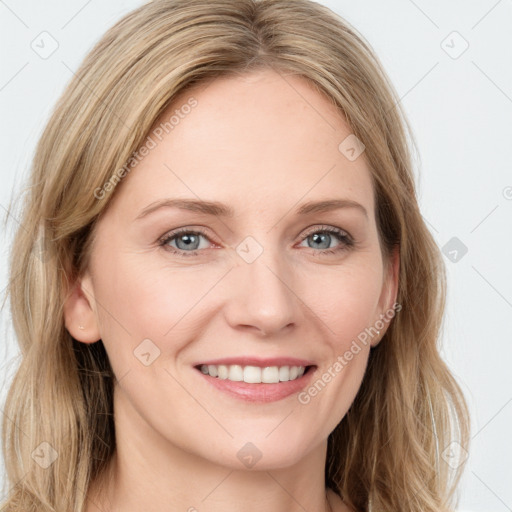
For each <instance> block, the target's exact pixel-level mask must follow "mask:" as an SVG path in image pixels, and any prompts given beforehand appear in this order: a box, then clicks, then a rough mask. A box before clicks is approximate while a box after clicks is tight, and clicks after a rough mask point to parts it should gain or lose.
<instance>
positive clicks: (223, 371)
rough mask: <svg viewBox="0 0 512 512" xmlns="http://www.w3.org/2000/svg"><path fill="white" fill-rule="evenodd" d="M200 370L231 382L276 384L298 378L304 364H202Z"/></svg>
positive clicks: (303, 370) (302, 373) (302, 372)
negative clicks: (264, 365) (262, 366)
mask: <svg viewBox="0 0 512 512" xmlns="http://www.w3.org/2000/svg"><path fill="white" fill-rule="evenodd" d="M200 370H201V372H202V373H204V374H205V375H209V376H210V377H216V378H218V379H221V380H230V381H232V382H246V383H248V384H277V383H278V382H288V381H291V380H296V379H299V378H300V377H302V376H303V375H304V372H305V370H306V367H304V366H267V367H265V368H261V367H259V366H241V365H239V364H231V365H223V364H219V365H215V364H209V365H206V364H203V365H201V367H200Z"/></svg>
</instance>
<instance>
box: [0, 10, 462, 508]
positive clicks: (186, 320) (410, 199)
mask: <svg viewBox="0 0 512 512" xmlns="http://www.w3.org/2000/svg"><path fill="white" fill-rule="evenodd" d="M406 126H407V123H406V121H405V119H404V117H403V114H402V113H401V112H400V107H399V103H398V100H397V97H396V94H395V92H394V90H393V88H392V86H391V85H390V84H389V82H388V80H387V78H386V76H385V74H384V72H383V70H382V67H381V65H380V63H379V61H378V60H377V58H376V57H375V56H374V54H373V52H372V50H371V49H370V48H369V46H368V45H367V44H366V43H365V42H364V40H363V39H362V38H361V37H360V36H358V35H357V34H356V32H355V31H354V30H353V29H352V28H350V27H349V26H348V25H347V23H346V22H345V21H344V20H342V19H340V18H339V17H337V16H336V15H334V14H333V13H332V12H331V11H329V10H328V9H327V8H325V7H322V6H320V5H318V4H315V3H313V2H309V1H307V0H299V1H294V2H289V1H285V0H268V1H262V2H259V1H256V2H255V1H253V0H241V1H240V0H237V1H234V0H214V1H206V0H192V1H190V0H187V1H185V0H156V1H154V2H151V3H148V4H147V5H144V6H142V7H141V8H139V9H137V10H136V11H134V12H132V13H131V14H129V15H127V16H126V17H125V18H123V19H122V20H121V21H120V22H118V23H117V24H116V25H115V26H114V27H113V28H112V29H110V30H109V31H108V32H107V33H106V34H105V36H104V37H103V39H102V40H101V41H100V42H99V43H98V44H97V45H96V47H95V48H94V49H93V50H92V51H91V53H90V54H89V55H88V56H87V58H86V59H85V61H84V63H83V64H82V66H81V68H80V69H79V70H78V71H77V73H76V75H75V77H74V79H73V80H72V82H71V83H70V84H69V86H68V88H67V89H66V91H65V92H64V94H63V96H62V98H61V100H60V101H59V103H58V105H57V107H56V110H55V112H54V113H53V115H52V118H51V119H50V122H49V123H48V126H47V128H46V130H45V132H44V134H43V136H42V138H41V140H40V143H39V145H38V148H37V151H36V155H35V159H34V166H33V173H32V176H31V186H30V189H29V193H28V195H27V198H26V204H25V210H24V217H23V219H22V222H21V224H22V225H23V229H20V230H19V231H18V233H17V236H16V239H15V243H14V248H13V255H12V265H11V277H12V280H11V285H10V290H9V292H10V298H11V303H12V314H13V320H14V325H15V328H16V332H17V335H18V338H19V343H20V345H21V348H22V352H23V359H22V362H21V365H20V368H19V370H18V372H17V374H16V376H15V379H14V382H13V384H12V387H11V389H10V392H9V395H8V399H7V403H6V408H5V416H4V418H6V419H5V421H4V434H3V440H4V453H5V460H6V467H7V473H8V478H9V482H10V485H11V490H10V494H9V496H8V499H7V501H6V503H5V506H4V509H3V510H6V511H22V510H23V511H28V510H34V511H35V510H37V511H42V510H45V511H50V510H52V511H53V510H58V511H64V510H66V511H67V510H74V511H85V512H93V511H99V510H102V511H110V510H112V511H114V510H123V511H124V512H130V511H132V510H133V511H135V510H141V509H144V510H147V511H153V510H159V511H160V510H189V511H193V510H198V511H201V510H208V511H217V510H221V509H222V510H223V511H226V510H228V511H229V510H240V509H244V510H253V511H259V510H265V511H271V512H272V511H276V512H277V511H284V510H287V511H292V510H311V511H313V510H314V511H330V510H332V511H349V510H350V511H363V510H364V511H367V510H371V511H408V512H410V511H418V512H419V511H422V512H426V511H432V512H433V511H436V512H437V511H441V510H442V511H446V510H451V507H452V501H453V495H454V490H455V489H456V485H457V482H458V480H459V478H460V476H461V470H462V467H463V465H462V464H460V463H459V462H457V461H454V460H451V459H449V457H447V456H445V453H448V452H450V453H452V452H453V448H454V446H460V447H462V449H465V448H467V445H468V438H469V436H468V430H469V426H468V413H467V408H466V404H465V401H464V397H463V395H462V393H461V390H460V388H459V386H458V384H457V383H456V381H455V380H454V378H453V377H452V375H451V374H450V372H449V370H448V368H447V367H446V365H445V363H444V362H443V361H442V359H441V357H440V355H439V352H438V347H437V340H438V335H439V328H440V325H441V321H442V314H443V309H444V300H445V277H444V266H443V260H442V258H441V257H440V254H439V250H438V248H437V246H436V244H435V242H434V240H433V238H432V237H431V235H430V233H429V231H428V229H427V228H426V226H425V224H424V222H423V220H422V217H421V213H420V211H419V209H418V204H417V200H416V195H415V185H414V178H413V175H412V169H411V167H412V166H411V162H410V155H409V148H408V140H407V138H406V130H405V127H406ZM464 447H465V448H464ZM447 450H448V452H447ZM441 455H442V456H441ZM255 497H257V499H255Z"/></svg>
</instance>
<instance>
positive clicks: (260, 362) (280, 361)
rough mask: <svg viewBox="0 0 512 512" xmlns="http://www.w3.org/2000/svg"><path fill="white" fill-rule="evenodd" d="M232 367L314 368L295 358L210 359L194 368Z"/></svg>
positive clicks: (312, 364) (310, 364)
mask: <svg viewBox="0 0 512 512" xmlns="http://www.w3.org/2000/svg"><path fill="white" fill-rule="evenodd" d="M203 364H205V365H209V364H211V365H220V364H222V365H226V366H229V365H233V364H238V365H240V366H259V367H260V368H266V367H268V366H314V363H313V362H312V361H308V360H306V359H298V358H296V357H271V358H268V359H264V358H261V357H251V356H247V357H224V358H219V359H211V360H208V361H201V362H200V363H198V364H196V365H195V366H201V365H203Z"/></svg>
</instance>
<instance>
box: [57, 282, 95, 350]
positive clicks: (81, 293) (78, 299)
mask: <svg viewBox="0 0 512 512" xmlns="http://www.w3.org/2000/svg"><path fill="white" fill-rule="evenodd" d="M93 290H94V288H93V286H92V281H91V278H90V276H89V275H88V274H85V275H84V276H82V277H79V278H78V279H77V280H76V281H75V282H74V284H73V285H72V286H71V288H70V290H69V293H68V295H67V297H66V299H65V301H64V324H65V326H66V329H67V330H68V332H69V334H71V336H73V338H75V339H76V340H78V341H81V342H82V343H95V342H96V341H98V340H99V339H100V338H101V336H100V330H99V325H98V320H97V316H96V311H95V310H94V307H93V306H92V304H94V295H93Z"/></svg>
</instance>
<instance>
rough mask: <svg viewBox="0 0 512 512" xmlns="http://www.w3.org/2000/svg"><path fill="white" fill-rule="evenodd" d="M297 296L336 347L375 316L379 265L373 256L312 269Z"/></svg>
mask: <svg viewBox="0 0 512 512" xmlns="http://www.w3.org/2000/svg"><path fill="white" fill-rule="evenodd" d="M301 286H302V287H301V291H300V295H299V296H300V297H301V299H302V300H303V301H304V303H305V304H307V306H308V307H309V308H310V309H311V311H313V312H314V313H315V315H316V316H318V318H319V319H321V320H322V321H323V323H324V325H325V326H326V327H327V329H326V330H325V332H326V333H328V334H329V337H330V339H331V343H332V344H335V345H337V347H338V348H339V349H342V348H343V346H344V345H345V344H346V343H347V341H348V342H350V340H352V338H354V337H357V336H358V334H360V333H361V332H363V331H364V330H365V329H366V328H369V327H370V326H372V325H374V323H375V321H376V320H378V318H379V316H378V304H379V299H380V295H381V291H382V269H381V267H379V263H378V261H377V260H376V259H374V258H371V259H370V258H368V259H361V260H360V261H355V260H354V262H353V263H351V264H347V265H346V266H339V267H338V268H336V269H334V268H333V267H330V268H329V267H327V268H323V269H319V270H318V271H317V272H315V275H314V278H311V279H310V280H309V284H308V283H307V281H306V280H304V281H303V282H302V284H301Z"/></svg>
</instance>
